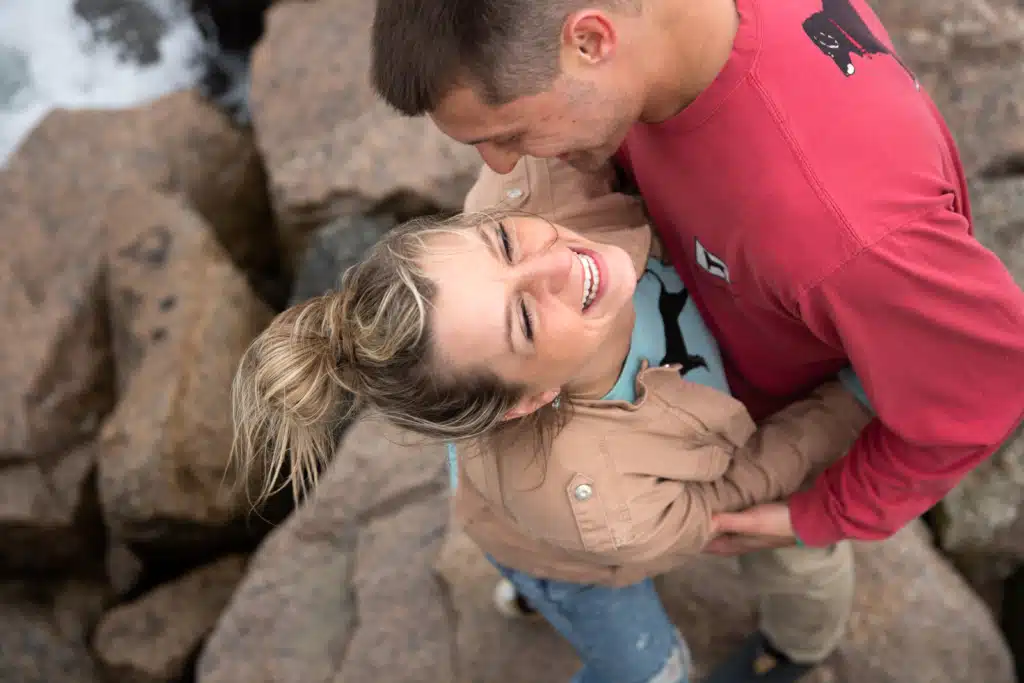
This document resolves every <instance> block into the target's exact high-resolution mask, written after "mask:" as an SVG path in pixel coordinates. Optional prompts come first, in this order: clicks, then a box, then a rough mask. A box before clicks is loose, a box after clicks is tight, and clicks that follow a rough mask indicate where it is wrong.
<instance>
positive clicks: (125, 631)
mask: <svg viewBox="0 0 1024 683" xmlns="http://www.w3.org/2000/svg"><path fill="white" fill-rule="evenodd" d="M245 563H246V558H245V557H244V556H242V555H228V556H226V557H223V558H221V559H219V560H217V561H216V562H213V563H212V564H209V565H206V566H203V567H199V568H197V569H194V570H193V571H191V572H189V573H188V574H186V575H185V576H183V577H181V578H179V579H177V580H174V581H170V582H168V583H165V584H162V585H160V586H158V587H157V588H155V589H154V590H152V591H150V592H148V593H146V594H145V595H143V596H142V597H140V598H138V599H137V600H135V601H133V602H129V603H124V604H121V605H118V606H117V607H115V608H114V609H112V610H110V611H109V612H107V613H106V614H105V615H103V618H102V619H101V620H100V623H99V625H98V626H97V628H96V632H95V635H94V637H93V644H94V649H95V651H96V656H97V658H98V659H99V661H100V663H101V665H102V666H103V668H104V669H105V671H106V673H107V676H108V678H110V680H114V681H118V682H119V683H177V681H180V680H184V679H185V678H186V677H187V675H189V674H190V673H191V672H190V671H189V670H188V669H189V666H190V664H191V663H192V661H193V660H192V657H193V655H194V654H195V653H196V651H197V649H198V648H199V646H200V644H201V643H202V641H203V638H205V637H206V635H207V634H208V633H209V632H210V630H211V629H212V628H213V625H214V624H215V623H216V621H217V618H218V616H220V612H221V610H222V609H224V606H225V605H226V604H227V602H228V600H229V599H230V598H231V594H232V592H233V591H234V589H235V585H236V584H237V583H238V581H239V580H240V579H241V578H242V575H243V573H244V571H245Z"/></svg>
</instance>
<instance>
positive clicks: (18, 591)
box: [0, 581, 109, 683]
mask: <svg viewBox="0 0 1024 683" xmlns="http://www.w3.org/2000/svg"><path fill="white" fill-rule="evenodd" d="M108 597H109V596H108V595H107V594H106V592H105V589H104V588H103V586H102V585H99V584H94V583H89V582H84V581H78V582H66V583H58V584H30V583H26V582H12V583H6V584H0V623H2V624H3V625H4V627H3V628H2V629H0V681H5V683H6V682H8V681H9V682H10V683H54V681H60V682H61V683H100V682H101V679H100V677H99V673H98V670H97V667H96V664H95V662H94V661H93V659H92V657H91V655H90V654H89V649H88V641H87V634H88V633H89V631H90V630H91V629H92V628H93V626H94V624H95V623H96V619H97V618H98V617H99V615H100V613H101V612H102V610H103V608H104V607H105V605H106V604H107V600H108Z"/></svg>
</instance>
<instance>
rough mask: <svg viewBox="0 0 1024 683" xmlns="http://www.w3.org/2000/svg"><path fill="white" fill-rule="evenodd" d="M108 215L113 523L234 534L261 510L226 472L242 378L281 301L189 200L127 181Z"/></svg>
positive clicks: (168, 543)
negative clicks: (252, 282) (262, 289)
mask: <svg viewBox="0 0 1024 683" xmlns="http://www.w3.org/2000/svg"><path fill="white" fill-rule="evenodd" d="M104 221H105V232H106V234H107V236H108V252H107V261H108V264H109V265H108V267H109V275H108V297H109V301H110V309H111V310H110V316H111V329H112V331H113V332H112V333H113V339H114V350H115V356H116V358H117V376H118V388H119V394H120V395H121V400H120V401H119V402H118V406H117V408H116V409H115V411H114V413H113V414H112V415H111V417H110V418H109V419H108V420H107V422H106V424H105V425H104V428H103V431H102V433H101V434H100V438H99V450H100V463H99V491H100V499H101V503H102V506H103V514H104V518H105V520H106V523H107V527H108V529H109V530H110V532H111V533H112V534H113V536H114V537H115V538H117V539H118V540H121V541H126V542H128V543H130V544H145V543H147V542H149V541H150V540H151V539H159V543H160V545H161V546H163V547H170V548H173V547H178V548H182V547H194V546H195V545H197V544H200V543H203V544H205V543H207V542H209V543H210V544H212V545H217V544H221V543H224V541H225V539H224V537H223V534H220V535H218V534H217V533H216V530H217V529H220V530H222V531H223V529H224V528H225V527H227V526H228V525H230V524H231V523H232V522H235V521H236V520H238V519H240V518H242V517H243V516H244V515H245V513H246V512H247V511H248V510H249V501H248V498H247V493H248V491H246V489H245V488H243V487H234V486H231V482H230V480H229V481H225V477H224V475H225V470H226V467H227V464H228V461H227V455H228V453H229V452H230V449H231V439H232V423H231V397H230V387H231V380H232V378H233V377H234V374H235V369H236V368H237V365H238V360H239V358H240V357H241V355H242V353H243V351H244V350H245V348H246V347H247V346H248V345H249V343H250V342H251V340H252V339H253V337H255V336H256V335H257V334H258V333H259V331H260V330H262V329H263V327H265V326H266V324H267V323H268V322H269V321H270V317H271V312H270V310H269V309H267V308H266V306H265V305H263V304H262V303H261V302H260V301H258V300H257V299H256V297H255V295H254V294H253V293H252V290H251V289H250V288H249V286H248V285H247V284H246V281H245V278H244V277H243V276H242V275H241V273H239V272H238V270H237V269H235V267H234V265H233V264H232V263H231V261H230V259H229V258H228V256H227V254H226V253H225V252H224V251H223V250H222V249H221V248H220V247H219V245H218V244H217V242H216V241H215V239H214V237H213V234H212V232H211V230H209V229H208V228H207V226H206V225H205V224H204V222H203V221H202V219H201V218H200V217H199V216H198V215H197V214H196V213H194V212H192V211H190V210H189V209H188V208H186V207H185V206H183V205H182V204H181V203H180V202H179V201H177V200H175V199H172V198H167V197H163V196H160V195H157V194H155V193H153V192H141V191H140V192H136V191H129V190H125V191H122V192H121V193H119V194H118V195H117V196H116V197H114V198H113V199H112V200H111V202H110V206H109V207H108V209H107V212H106V214H105V216H104ZM212 293H216V296H211V294H212ZM204 534H209V537H208V538H204V537H203V536H204Z"/></svg>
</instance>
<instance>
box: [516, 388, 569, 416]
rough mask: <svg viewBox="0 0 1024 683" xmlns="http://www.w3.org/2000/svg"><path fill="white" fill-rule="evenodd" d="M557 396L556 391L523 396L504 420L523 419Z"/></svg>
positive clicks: (551, 390)
mask: <svg viewBox="0 0 1024 683" xmlns="http://www.w3.org/2000/svg"><path fill="white" fill-rule="evenodd" d="M558 394H559V391H558V389H550V390H548V391H544V392H541V393H539V394H534V395H532V396H524V397H522V398H521V399H519V403H517V404H516V405H515V407H514V408H512V409H511V410H509V411H508V412H507V413H505V420H506V421H508V420H515V419H516V418H520V417H525V416H527V415H529V414H530V413H535V412H537V411H538V410H540V409H541V408H543V407H544V406H546V405H547V404H549V403H551V402H552V401H554V400H555V398H556V397H557V396H558Z"/></svg>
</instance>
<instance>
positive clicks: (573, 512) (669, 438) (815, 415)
mask: <svg viewBox="0 0 1024 683" xmlns="http://www.w3.org/2000/svg"><path fill="white" fill-rule="evenodd" d="M613 187H614V174H613V172H612V170H611V169H610V168H608V169H606V170H604V171H602V172H600V173H596V174H593V175H584V174H581V173H579V172H577V171H575V170H574V169H572V168H571V167H569V166H568V165H566V164H564V163H562V162H560V161H557V160H538V159H522V160H520V162H519V163H518V165H517V166H516V168H515V170H514V171H512V173H510V174H508V175H505V176H502V175H498V174H495V173H493V172H492V171H490V170H489V169H486V168H485V169H484V170H483V171H482V172H481V175H480V177H479V179H478V180H477V183H476V185H475V186H474V187H473V189H472V190H471V191H470V193H469V195H468V196H467V199H466V206H465V208H466V210H467V211H477V210H481V209H493V208H508V209H512V210H522V211H527V212H530V213H535V214H541V215H543V216H545V217H546V218H549V219H551V220H552V221H554V222H556V223H558V224H560V225H564V226H566V227H569V228H572V229H574V230H576V231H577V232H580V233H585V234H586V235H587V237H589V238H591V239H594V240H600V241H604V242H609V243H613V244H616V245H618V246H620V247H623V248H624V249H626V250H627V251H628V252H629V253H630V254H631V255H632V256H633V259H634V263H635V264H636V265H637V273H638V274H640V273H643V272H644V269H645V263H646V260H647V257H648V252H649V250H650V248H651V230H650V228H649V226H648V224H647V220H646V218H645V215H644V211H643V207H642V204H641V202H640V201H639V200H638V199H635V198H633V197H629V196H626V195H623V194H618V193H614V192H613V191H612V190H613ZM677 369H678V366H666V367H647V366H645V367H644V368H643V369H642V370H641V372H640V374H639V376H638V377H637V400H636V402H635V403H633V404H630V403H629V402H627V401H601V400H588V401H580V400H575V401H574V402H573V413H572V417H571V419H569V421H568V422H567V424H566V425H565V426H564V427H563V429H562V430H561V431H560V432H558V434H557V436H556V437H555V438H554V439H553V442H552V443H551V446H550V448H549V449H548V452H546V453H543V454H538V453H537V452H536V440H535V438H533V435H532V434H524V435H522V437H512V438H514V439H515V440H509V441H503V442H502V443H501V445H500V446H499V445H497V444H495V443H493V442H492V441H490V440H481V441H479V442H474V443H472V444H465V443H463V444H459V446H458V471H459V478H458V487H457V489H456V493H455V496H454V511H455V518H456V522H457V523H459V524H461V525H462V526H463V528H464V529H465V531H466V533H467V534H468V535H469V536H470V537H471V538H472V539H473V540H474V542H475V543H476V544H477V545H478V546H479V547H480V548H481V549H482V550H483V551H484V552H487V553H489V554H491V555H492V556H493V557H494V558H495V559H496V560H497V561H498V562H500V563H502V564H505V565H507V566H510V567H513V568H516V569H519V570H521V571H525V572H528V573H530V574H533V575H535V576H538V577H543V578H552V579H560V580H564V581H574V582H578V583H600V584H605V585H615V586H620V585H627V584H630V583H634V582H636V581H639V580H641V579H644V578H647V577H650V576H653V575H655V574H658V573H661V572H664V571H666V570H668V569H670V568H672V567H674V566H678V565H679V564H681V563H682V562H683V561H685V559H686V558H687V557H689V556H692V555H693V554H695V553H697V552H699V551H700V550H701V548H702V547H703V546H704V544H705V542H707V541H708V540H709V536H710V533H709V527H710V521H711V516H712V515H713V514H714V513H716V512H721V511H729V510H739V509H742V508H745V507H747V506H750V505H753V504H755V503H761V502H768V501H772V500H776V499H779V498H780V497H784V496H786V495H788V494H790V493H792V492H794V491H796V490H797V489H798V488H799V487H800V486H801V484H802V483H803V482H804V481H805V480H806V479H807V478H808V477H809V475H811V474H813V473H814V472H816V471H818V470H820V469H821V468H823V467H824V466H826V465H827V464H829V463H830V462H832V461H834V460H835V459H837V458H839V457H840V456H842V455H843V454H845V453H846V451H847V450H848V449H849V447H850V446H851V445H852V444H853V441H854V439H856V437H857V435H858V433H859V432H860V431H861V429H862V428H863V427H864V426H865V425H866V424H867V422H868V420H869V419H870V415H869V413H868V411H867V410H865V408H864V407H863V406H862V405H861V404H860V403H859V402H858V401H857V400H856V399H855V398H854V397H853V396H852V395H851V394H850V393H849V392H847V391H845V390H844V389H842V388H841V387H840V386H839V384H838V383H830V384H827V385H825V386H823V387H821V388H820V389H818V390H817V391H816V392H814V393H813V394H812V395H811V396H810V397H808V398H807V399H806V400H804V401H800V402H798V403H795V404H793V405H791V406H789V407H788V408H787V409H785V410H783V411H781V412H780V413H778V414H776V415H775V416H773V417H771V418H769V419H768V420H766V421H765V422H763V423H762V424H761V425H760V426H756V425H755V424H754V422H753V421H752V419H751V418H750V415H749V414H748V413H747V411H746V409H745V408H744V407H743V405H742V404H741V403H740V402H739V401H737V400H736V399H734V398H732V397H731V396H729V395H727V394H724V393H722V392H719V391H717V390H714V389H711V388H709V387H706V386H703V385H699V384H695V383H693V382H689V381H687V380H685V379H683V378H682V376H680V374H679V373H678V371H677ZM499 449H500V450H499Z"/></svg>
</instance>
